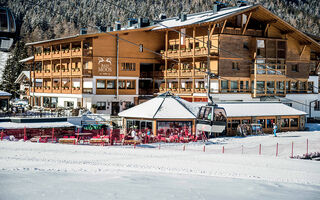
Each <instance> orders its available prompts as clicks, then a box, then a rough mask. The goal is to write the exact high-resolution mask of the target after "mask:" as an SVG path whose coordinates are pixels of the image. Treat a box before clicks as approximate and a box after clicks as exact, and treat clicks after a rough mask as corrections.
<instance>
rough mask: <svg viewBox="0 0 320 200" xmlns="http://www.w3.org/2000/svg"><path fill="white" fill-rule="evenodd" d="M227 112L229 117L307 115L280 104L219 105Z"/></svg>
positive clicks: (244, 103) (235, 103) (239, 103)
mask: <svg viewBox="0 0 320 200" xmlns="http://www.w3.org/2000/svg"><path fill="white" fill-rule="evenodd" d="M218 106H220V107H223V108H224V109H225V110H226V113H227V117H248V116H250V117H251V116H252V117H259V116H293V115H306V114H307V113H305V112H302V111H300V110H297V109H294V108H292V107H290V106H287V105H284V104H282V103H279V102H234V103H233V102H232V103H231V102H230V103H218Z"/></svg>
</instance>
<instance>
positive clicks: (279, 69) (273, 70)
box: [251, 64, 287, 75]
mask: <svg viewBox="0 0 320 200" xmlns="http://www.w3.org/2000/svg"><path fill="white" fill-rule="evenodd" d="M286 68H287V66H286V65H272V64H257V66H256V70H257V75H286ZM254 72H255V68H254V67H252V68H251V74H254Z"/></svg>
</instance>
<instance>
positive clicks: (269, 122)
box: [267, 119, 275, 128]
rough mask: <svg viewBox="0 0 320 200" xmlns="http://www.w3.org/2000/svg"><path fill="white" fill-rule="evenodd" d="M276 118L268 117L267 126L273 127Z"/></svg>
mask: <svg viewBox="0 0 320 200" xmlns="http://www.w3.org/2000/svg"><path fill="white" fill-rule="evenodd" d="M273 123H275V120H274V119H267V128H273Z"/></svg>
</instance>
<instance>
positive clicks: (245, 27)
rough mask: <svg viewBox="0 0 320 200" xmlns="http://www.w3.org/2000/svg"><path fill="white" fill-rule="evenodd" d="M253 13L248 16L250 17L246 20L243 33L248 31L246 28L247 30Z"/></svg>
mask: <svg viewBox="0 0 320 200" xmlns="http://www.w3.org/2000/svg"><path fill="white" fill-rule="evenodd" d="M251 15H252V12H250V14H249V17H248V19H247V21H246V24H245V25H244V28H243V31H242V35H244V34H245V32H246V30H247V26H248V24H249V21H250V18H251Z"/></svg>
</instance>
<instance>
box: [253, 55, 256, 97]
mask: <svg viewBox="0 0 320 200" xmlns="http://www.w3.org/2000/svg"><path fill="white" fill-rule="evenodd" d="M253 97H257V61H256V53H254V80H253Z"/></svg>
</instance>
